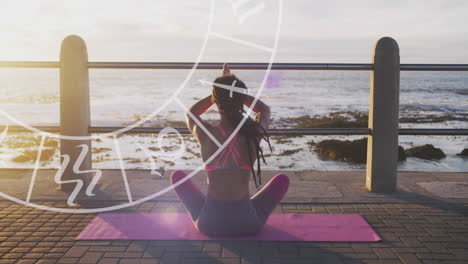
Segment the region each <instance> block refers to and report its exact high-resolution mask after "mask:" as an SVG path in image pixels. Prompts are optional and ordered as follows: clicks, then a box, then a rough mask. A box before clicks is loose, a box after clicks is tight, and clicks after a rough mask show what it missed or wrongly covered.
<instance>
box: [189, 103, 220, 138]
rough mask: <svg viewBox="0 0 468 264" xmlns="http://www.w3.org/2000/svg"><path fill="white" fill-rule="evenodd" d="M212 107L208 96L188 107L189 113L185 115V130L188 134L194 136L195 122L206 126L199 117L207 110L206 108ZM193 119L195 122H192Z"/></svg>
mask: <svg viewBox="0 0 468 264" xmlns="http://www.w3.org/2000/svg"><path fill="white" fill-rule="evenodd" d="M212 105H213V102H212V101H211V95H209V96H207V97H205V98H203V99H201V100H199V101H198V102H196V103H195V104H194V105H192V107H190V109H189V112H188V113H186V114H185V119H186V122H187V128H188V129H189V131H190V133H192V134H194V135H195V134H196V131H197V130H196V126H197V123H198V122H197V121H199V122H200V123H203V124H204V125H206V123H205V122H204V121H203V119H202V118H201V115H202V114H203V113H205V111H206V110H208V108H210V107H211V106H212ZM195 118H196V119H197V120H194V119H195Z"/></svg>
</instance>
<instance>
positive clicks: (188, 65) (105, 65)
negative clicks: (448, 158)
mask: <svg viewBox="0 0 468 264" xmlns="http://www.w3.org/2000/svg"><path fill="white" fill-rule="evenodd" d="M229 65H230V67H231V69H234V70H235V69H238V70H265V69H267V68H268V66H269V64H268V63H230V64H229ZM195 66H196V69H201V70H217V69H222V67H223V63H219V62H201V63H193V62H88V68H89V69H164V70H171V69H172V70H183V69H193V68H194V67H195ZM0 68H60V62H56V61H0ZM271 69H272V70H303V71H305V70H315V71H317V70H324V71H326V70H329V71H372V70H374V65H373V64H366V63H273V64H272V65H271ZM400 71H468V64H400Z"/></svg>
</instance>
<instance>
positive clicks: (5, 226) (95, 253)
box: [0, 169, 468, 264]
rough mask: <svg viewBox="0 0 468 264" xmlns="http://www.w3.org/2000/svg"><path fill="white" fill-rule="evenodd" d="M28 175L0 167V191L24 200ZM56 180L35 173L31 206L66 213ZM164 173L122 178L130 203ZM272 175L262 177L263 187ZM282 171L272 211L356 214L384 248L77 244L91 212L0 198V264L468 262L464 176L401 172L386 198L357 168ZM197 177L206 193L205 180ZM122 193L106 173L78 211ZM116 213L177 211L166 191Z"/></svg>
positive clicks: (117, 200)
mask: <svg viewBox="0 0 468 264" xmlns="http://www.w3.org/2000/svg"><path fill="white" fill-rule="evenodd" d="M31 173H32V172H31V171H30V170H19V169H15V170H1V171H0V191H1V192H3V193H4V194H7V195H11V196H13V197H16V198H18V199H22V200H26V199H27V197H28V190H29V187H30V186H31V184H30V183H31ZM54 173H55V171H53V170H42V171H39V173H38V174H37V176H36V181H35V184H34V185H32V189H31V190H32V192H31V193H29V196H30V202H31V203H32V204H38V205H44V206H50V207H55V208H65V207H66V206H65V205H66V203H65V201H66V198H67V196H65V195H64V194H62V193H61V192H60V191H58V190H57V189H56V186H55V185H54V183H53V176H54ZM169 173H170V172H166V174H165V175H164V176H163V177H158V176H155V175H151V174H150V172H149V171H144V170H135V171H127V178H128V183H129V184H128V186H129V190H130V195H131V197H132V199H133V200H137V199H139V198H142V197H145V196H147V195H150V194H152V193H154V192H157V191H160V190H162V189H164V188H165V187H167V186H168V185H169ZM274 174H275V172H265V175H264V181H265V182H266V181H267V180H268V179H269V178H271V177H272V176H273V175H274ZM287 174H289V176H290V177H291V186H290V190H289V192H288V194H287V197H286V198H285V199H284V201H283V203H282V204H281V206H278V207H277V208H276V209H275V212H274V213H277V214H282V213H300V214H360V215H362V216H363V217H364V218H365V219H366V220H367V221H368V222H369V224H370V225H371V226H372V227H373V228H374V229H375V231H376V232H377V233H378V234H379V235H380V236H381V237H382V239H383V241H382V242H375V243H318V242H256V241H236V242H234V241H229V242H227V241H75V240H74V239H75V237H76V236H77V235H78V234H79V233H80V232H81V231H82V230H83V229H84V227H85V226H86V225H87V224H88V223H89V221H90V220H91V219H93V217H94V216H95V214H70V213H59V212H52V211H44V210H40V209H35V208H33V207H30V206H25V205H20V204H17V203H14V202H11V201H8V200H6V199H3V198H0V263H238V264H241V263H242V264H244V263H468V173H439V172H417V173H416V172H400V173H399V176H398V190H397V192H395V193H393V194H391V195H386V194H374V193H369V192H367V191H365V190H364V189H363V186H364V182H365V172H363V171H354V172H325V171H302V172H292V171H291V172H288V173H287ZM194 180H195V181H196V182H198V183H199V184H201V185H202V188H203V189H206V185H205V184H203V183H204V176H203V175H202V174H199V175H196V176H195V177H194ZM124 187H125V184H124V182H123V180H122V175H121V173H120V171H119V170H106V171H104V175H103V177H102V180H101V182H100V185H99V191H98V193H97V195H96V196H95V197H93V198H92V199H89V200H87V201H83V202H82V205H81V208H85V207H86V208H88V207H93V208H96V207H108V206H113V205H116V204H122V203H125V202H126V201H127V199H128V195H129V194H128V193H127V192H126V189H125V188H124ZM253 191H254V190H253V189H252V192H253ZM79 208H80V207H79ZM117 212H168V213H169V212H184V209H183V208H182V205H181V204H180V203H179V202H178V201H177V200H176V196H175V193H174V192H173V191H172V190H171V191H169V192H168V193H166V194H164V195H161V196H159V197H157V198H155V199H152V200H150V201H147V202H144V203H141V204H139V205H136V206H132V207H128V208H125V209H121V210H119V211H117Z"/></svg>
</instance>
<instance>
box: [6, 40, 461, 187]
mask: <svg viewBox="0 0 468 264" xmlns="http://www.w3.org/2000/svg"><path fill="white" fill-rule="evenodd" d="M60 57H61V59H60V62H51V61H23V62H18V61H0V68H59V69H60V102H61V103H60V105H61V109H60V111H61V112H60V113H61V114H60V118H61V119H60V126H38V127H35V128H36V129H40V130H42V131H46V132H51V133H60V134H62V135H74V136H87V135H89V134H90V133H111V132H114V131H117V130H122V131H123V133H131V134H148V133H159V132H160V131H161V130H162V129H163V128H157V127H135V128H131V129H128V130H124V129H123V127H92V126H91V125H90V124H91V122H90V107H89V104H90V102H89V100H90V98H89V77H88V70H89V69H193V68H197V69H221V68H222V66H223V63H193V62H88V57H87V51H86V44H85V43H84V41H83V40H82V39H81V38H79V37H77V36H69V37H67V38H66V39H65V40H64V41H63V43H62V48H61V56H60ZM230 66H231V68H232V69H239V70H240V69H242V70H265V69H271V70H345V71H371V72H372V74H373V78H371V84H370V90H371V96H370V104H369V127H368V128H300V129H270V130H269V131H268V132H269V133H270V135H296V136H297V135H367V136H368V138H369V139H368V152H367V156H368V159H367V170H366V186H367V187H368V189H369V190H371V191H377V192H392V191H394V189H395V187H396V174H397V151H398V135H468V129H431V128H398V111H399V110H398V108H399V90H400V71H468V64H400V57H399V47H398V44H397V43H396V41H394V40H393V39H391V38H382V39H380V40H379V41H378V42H377V44H376V46H375V49H374V56H373V64H359V63H273V64H272V65H269V64H267V63H230ZM383 91H385V92H383ZM177 130H178V131H179V133H181V134H189V131H188V130H187V129H186V128H177ZM9 131H11V132H25V131H29V130H27V129H25V128H23V127H20V126H10V127H9ZM83 143H85V144H88V145H89V146H91V140H87V141H86V140H82V141H77V142H75V143H70V142H66V140H64V139H61V144H60V148H61V152H62V154H63V153H66V154H68V155H69V156H70V158H71V159H72V160H76V159H77V157H78V155H79V152H77V150H76V148H77V146H78V145H79V144H83ZM87 159H88V162H87V163H86V164H82V169H83V170H88V169H91V168H92V164H91V153H89V154H88V156H87ZM64 175H68V176H66V177H69V178H76V177H79V175H76V174H74V172H72V171H71V170H68V169H67V171H66V172H65V173H64Z"/></svg>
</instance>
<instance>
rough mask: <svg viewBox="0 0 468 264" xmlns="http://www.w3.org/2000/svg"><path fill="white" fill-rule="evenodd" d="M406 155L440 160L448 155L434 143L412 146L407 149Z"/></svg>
mask: <svg viewBox="0 0 468 264" xmlns="http://www.w3.org/2000/svg"><path fill="white" fill-rule="evenodd" d="M406 155H407V156H408V157H415V158H420V159H426V160H440V159H443V158H445V157H446V156H445V153H444V152H443V151H442V150H441V149H440V148H436V147H434V146H433V145H432V144H426V145H423V146H417V147H414V148H410V149H408V150H406Z"/></svg>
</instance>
